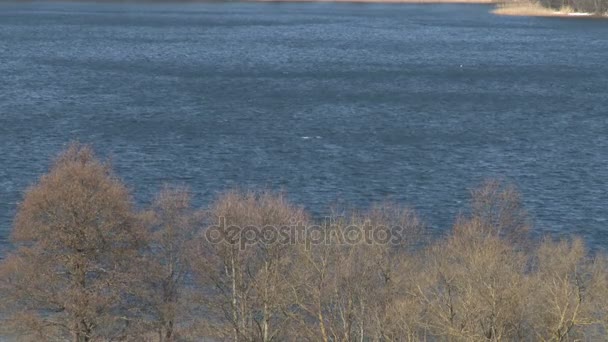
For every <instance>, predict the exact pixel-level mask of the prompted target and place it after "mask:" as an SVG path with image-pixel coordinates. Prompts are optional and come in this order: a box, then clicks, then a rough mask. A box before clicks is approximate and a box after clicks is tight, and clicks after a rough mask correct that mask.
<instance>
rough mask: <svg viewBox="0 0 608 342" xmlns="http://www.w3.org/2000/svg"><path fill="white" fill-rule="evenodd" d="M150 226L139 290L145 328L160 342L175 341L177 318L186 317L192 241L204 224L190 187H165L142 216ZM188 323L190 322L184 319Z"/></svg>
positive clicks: (148, 226)
mask: <svg viewBox="0 0 608 342" xmlns="http://www.w3.org/2000/svg"><path fill="white" fill-rule="evenodd" d="M142 216H143V217H144V222H146V226H147V228H148V247H149V248H148V251H147V253H145V258H144V259H145V264H144V265H145V267H142V268H141V269H140V271H141V275H140V278H141V279H142V283H141V284H140V287H139V289H140V290H141V292H139V293H138V297H139V299H140V303H141V304H142V305H141V308H142V309H143V310H144V312H142V314H141V315H140V317H141V318H142V320H143V323H147V324H144V327H146V328H147V329H149V330H154V331H156V332H157V334H158V340H159V341H160V342H165V341H174V340H176V338H177V337H176V333H177V323H178V319H179V318H182V319H183V320H185V319H186V318H187V312H188V306H187V305H185V302H184V301H185V299H186V298H185V297H184V296H185V295H186V292H187V291H186V290H187V288H186V285H187V284H186V281H187V277H188V274H189V266H190V262H189V256H188V253H187V250H188V247H189V244H190V243H191V241H192V239H193V238H194V237H195V235H196V233H197V230H198V229H197V228H198V226H199V225H200V224H201V214H200V212H198V211H196V210H194V209H193V208H192V205H191V197H190V194H189V192H188V190H187V189H184V188H172V187H169V186H165V187H164V188H163V190H162V191H161V192H160V193H159V194H158V195H157V196H156V198H155V200H154V202H153V204H152V207H151V208H150V209H149V210H148V211H147V212H145V213H143V215H142ZM182 323H184V324H185V323H187V322H182Z"/></svg>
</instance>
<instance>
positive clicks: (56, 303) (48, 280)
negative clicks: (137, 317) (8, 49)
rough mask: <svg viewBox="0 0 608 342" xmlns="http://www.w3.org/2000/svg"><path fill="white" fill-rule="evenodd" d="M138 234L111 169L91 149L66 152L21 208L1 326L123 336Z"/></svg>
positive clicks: (6, 272)
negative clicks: (4, 315) (10, 325)
mask: <svg viewBox="0 0 608 342" xmlns="http://www.w3.org/2000/svg"><path fill="white" fill-rule="evenodd" d="M142 235H143V230H142V229H141V225H139V224H138V220H137V219H136V215H135V214H134V212H133V210H132V203H131V197H130V195H129V192H128V191H127V189H126V187H125V186H124V185H123V184H122V183H121V182H120V181H119V180H118V179H117V178H116V176H115V175H114V174H113V173H112V170H111V168H110V166H109V165H108V164H106V163H102V162H100V161H99V160H97V159H96V158H95V156H94V154H93V151H92V150H91V148H90V147H88V146H82V145H78V144H74V145H72V146H70V147H69V148H68V149H67V150H66V151H64V152H63V153H61V154H60V155H59V157H58V158H57V160H56V161H55V162H54V164H53V166H52V168H51V170H50V172H49V173H48V174H46V175H44V176H42V177H41V178H40V180H39V181H38V183H37V184H35V185H34V186H32V187H31V188H29V189H28V190H27V192H26V193H25V198H24V200H23V202H22V203H21V204H20V205H19V210H18V213H17V217H16V219H15V225H14V229H13V233H12V241H13V242H14V244H15V246H16V247H17V248H16V250H15V251H14V252H12V253H10V254H9V255H8V257H7V258H6V260H5V261H4V262H3V263H2V266H1V270H0V272H1V275H2V276H1V277H0V279H1V280H0V281H1V284H2V285H1V289H2V293H3V296H4V297H3V300H5V301H6V303H9V304H10V306H9V307H10V309H9V310H7V312H8V313H9V314H10V317H9V321H8V322H5V323H6V324H7V325H8V324H11V323H13V326H14V327H17V328H18V329H17V330H18V331H17V333H20V334H22V335H23V336H27V335H29V336H33V337H34V338H39V339H45V340H56V339H63V338H71V339H72V340H73V341H75V342H81V341H94V340H101V339H119V338H121V337H122V336H124V335H123V334H124V332H125V329H126V328H127V327H128V323H129V317H128V312H127V310H126V309H127V306H128V305H127V303H126V296H127V291H126V289H127V288H128V287H129V285H130V284H131V281H132V279H131V275H130V270H131V267H132V266H133V265H132V264H131V263H132V262H134V261H136V260H137V255H138V251H139V248H140V246H141V241H142V240H143V236H142ZM11 319H12V321H11ZM24 338H25V337H24Z"/></svg>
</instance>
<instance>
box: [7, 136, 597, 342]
mask: <svg viewBox="0 0 608 342" xmlns="http://www.w3.org/2000/svg"><path fill="white" fill-rule="evenodd" d="M329 222H330V224H319V225H317V226H314V224H315V222H313V220H312V219H311V218H310V217H309V216H308V215H307V213H306V212H305V211H304V210H303V209H302V208H300V207H298V206H295V205H293V204H291V203H289V202H288V201H287V200H286V199H285V198H284V197H283V196H281V195H280V194H273V193H269V192H261V193H252V192H229V193H227V194H224V195H222V196H220V197H219V198H218V199H217V200H216V201H215V202H214V203H213V204H212V205H211V206H209V207H208V208H205V209H196V208H194V207H193V206H192V204H191V199H190V196H189V194H188V191H186V190H185V189H180V188H170V187H167V188H165V189H163V190H162V191H161V192H160V194H159V195H158V196H157V197H156V198H155V200H154V201H153V203H152V205H151V206H150V207H149V208H147V209H145V210H136V208H135V206H134V204H133V200H132V198H131V196H130V194H129V191H128V189H127V188H126V187H125V185H124V184H122V183H121V182H120V181H119V180H118V178H117V177H116V176H115V175H114V174H113V172H112V170H111V168H110V167H109V165H108V164H107V163H104V162H101V161H99V160H98V159H97V158H96V157H95V156H94V154H93V152H92V150H91V148H90V147H88V146H82V145H72V146H71V147H70V148H69V149H67V150H66V151H65V152H63V153H62V154H61V155H60V156H59V157H58V158H57V159H56V161H55V162H54V164H53V166H52V168H51V170H50V172H49V173H48V174H46V175H44V176H42V177H41V178H40V180H39V181H38V182H37V184H35V185H34V186H32V187H31V188H30V189H28V190H27V192H26V193H25V197H24V199H23V201H22V203H21V204H20V205H19V210H18V214H17V216H16V218H15V223H14V229H13V233H12V239H13V243H14V249H13V250H12V251H11V252H10V253H8V255H7V256H6V258H5V259H4V260H2V263H1V264H0V298H2V300H1V302H0V329H1V330H2V331H1V332H2V334H3V335H2V336H5V337H6V338H8V339H10V338H14V339H15V340H20V341H26V340H32V341H64V340H72V341H74V342H84V341H204V340H207V341H223V340H230V341H263V342H267V341H283V340H303V341H325V342H328V341H345V342H346V341H422V340H424V341H512V340H521V341H575V340H605V339H606V336H607V333H606V329H607V328H608V264H607V263H606V260H605V259H604V257H603V256H601V255H591V253H589V252H588V251H587V250H586V249H585V246H584V244H583V242H582V241H581V240H579V239H569V240H560V241H557V240H552V239H550V238H545V239H543V240H541V241H536V242H534V241H531V239H530V237H529V235H528V231H529V228H530V226H529V222H528V217H527V215H526V212H525V211H524V209H523V208H522V205H521V201H520V199H519V195H518V193H517V192H516V191H515V190H514V189H513V188H512V187H509V186H504V185H502V184H500V183H496V182H490V183H487V184H485V185H484V186H482V187H481V188H479V189H478V190H475V191H473V196H472V202H471V206H470V210H468V212H467V213H466V214H463V215H462V216H461V217H460V218H458V219H457V221H456V223H455V225H454V227H453V229H452V230H451V232H450V233H449V234H446V235H445V236H443V237H436V238H429V237H428V235H427V234H426V233H425V230H424V227H423V224H422V223H421V222H420V220H419V219H418V218H417V217H416V215H415V214H414V213H413V212H412V211H410V210H408V209H405V208H402V207H399V206H396V205H381V206H375V207H373V208H372V209H370V210H368V211H366V212H363V213H361V212H346V211H339V212H338V211H334V212H333V214H332V215H331V218H330V219H329ZM218 226H219V227H220V228H221V229H216V230H215V231H214V232H215V233H217V234H219V235H217V236H216V238H217V237H219V240H218V239H211V238H210V235H209V232H210V231H211V229H212V228H213V229H215V228H218ZM294 226H296V227H313V226H314V227H315V229H314V232H315V233H316V234H317V235H318V236H321V237H322V238H320V239H318V238H317V239H315V240H312V239H310V238H311V237H312V235H311V234H310V232H308V231H307V230H306V229H304V230H303V231H300V230H297V229H296V230H281V229H279V228H287V227H294ZM264 227H267V228H268V229H271V228H273V229H275V232H276V231H279V232H280V233H281V235H280V236H281V237H286V238H287V239H262V238H258V239H249V240H247V241H248V242H249V243H246V244H243V238H245V237H246V234H248V233H252V234H255V233H256V232H257V233H260V232H264V231H265V232H266V233H272V231H268V230H264V229H261V228H264ZM353 227H355V228H358V229H353ZM228 228H230V229H228ZM387 228H390V229H387ZM396 228H399V229H396ZM256 229H257V230H256ZM285 232H287V233H288V234H286V235H282V234H283V233H285ZM294 232H295V233H294ZM300 232H301V233H303V235H302V236H299V235H298V234H299V233H300ZM362 232H363V233H362ZM290 234H291V235H290ZM294 234H295V235H294ZM353 234H354V235H357V234H359V235H357V236H358V237H359V238H356V237H357V236H355V238H353ZM362 235H365V236H366V237H369V236H373V237H374V238H372V239H368V238H361V237H362ZM368 235H369V236H368ZM318 236H317V237H318ZM258 237H259V236H258ZM296 237H300V238H296ZM301 237H303V238H301Z"/></svg>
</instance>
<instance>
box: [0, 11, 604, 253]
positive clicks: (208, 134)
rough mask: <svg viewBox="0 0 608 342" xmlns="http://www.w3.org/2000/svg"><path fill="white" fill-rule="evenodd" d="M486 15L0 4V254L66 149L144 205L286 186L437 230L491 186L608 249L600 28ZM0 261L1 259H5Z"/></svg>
mask: <svg viewBox="0 0 608 342" xmlns="http://www.w3.org/2000/svg"><path fill="white" fill-rule="evenodd" d="M490 10H491V7H490V6H483V5H413V4H408V5H399V4H396V5H388V4H327V3H324V4H312V3H308V4H306V3H289V4H288V3H225V4H221V3H213V4H185V3H184V4H80V3H23V4H14V3H13V4H11V3H3V4H0V246H2V247H1V248H3V249H6V248H7V246H8V242H7V239H8V235H9V231H10V228H11V221H12V217H13V216H14V214H15V209H16V205H17V203H18V202H19V201H20V199H21V198H22V194H23V192H24V190H25V189H26V188H27V187H28V185H31V184H32V183H33V182H34V181H35V180H36V179H37V177H39V175H40V174H41V173H43V172H44V171H45V170H47V169H48V166H49V163H50V160H51V158H52V157H53V156H54V155H55V154H56V153H57V152H58V151H60V150H61V149H62V148H64V147H65V146H66V144H67V143H68V142H69V141H70V140H79V141H81V142H86V143H92V144H94V146H95V147H96V149H97V151H98V152H99V154H100V155H101V156H103V157H104V158H111V160H112V163H113V164H114V165H115V168H116V171H117V173H118V174H119V175H120V177H121V178H123V179H124V180H125V182H126V183H127V184H128V185H129V187H130V188H131V189H133V192H134V194H135V197H136V199H137V201H138V203H139V204H140V205H142V206H143V205H145V203H147V201H149V199H150V197H151V196H152V194H153V193H155V192H156V191H157V190H158V189H159V188H160V186H161V185H162V184H163V183H165V182H169V183H174V184H179V185H188V186H190V187H191V189H192V191H193V193H194V195H195V198H196V201H197V204H199V205H205V204H206V203H209V201H210V200H211V199H212V198H214V197H215V196H216V195H217V194H218V192H221V191H224V190H226V189H230V188H234V187H243V188H271V189H283V190H285V191H286V193H287V194H288V195H289V198H290V199H292V200H293V201H294V202H296V203H298V204H301V205H304V206H305V207H306V208H308V209H309V210H310V211H311V212H313V213H315V214H316V215H323V214H324V213H326V212H327V209H328V208H329V207H330V206H332V205H340V206H341V205H348V206H354V207H358V208H365V207H367V206H369V205H370V203H373V202H377V201H383V200H390V201H396V202H398V203H402V204H404V205H407V206H410V207H412V208H414V209H416V210H417V211H418V213H419V214H420V216H421V217H422V219H423V220H424V221H425V222H426V223H427V224H428V226H429V227H431V229H433V231H436V232H441V231H445V230H447V229H449V227H450V226H451V224H452V223H453V221H454V218H455V216H456V215H457V214H458V213H459V212H461V211H462V210H466V205H467V200H468V197H469V190H470V189H471V188H472V187H475V186H476V185H478V184H480V183H481V182H482V181H484V180H485V179H488V178H498V179H503V180H507V181H509V182H512V183H514V184H516V185H517V186H518V187H519V189H520V190H521V192H522V193H523V196H524V199H525V205H526V208H527V209H528V210H529V211H530V213H531V216H532V218H533V220H534V223H535V226H536V229H537V232H539V233H540V234H544V233H560V234H580V235H582V236H584V237H585V238H586V239H587V241H589V242H590V243H591V244H592V246H594V247H600V248H602V247H606V246H608V221H607V220H608V205H607V204H608V63H607V60H608V21H602V20H585V19H559V18H552V19H547V18H523V17H498V16H494V15H492V14H490V13H489V11H490ZM0 254H1V253H0Z"/></svg>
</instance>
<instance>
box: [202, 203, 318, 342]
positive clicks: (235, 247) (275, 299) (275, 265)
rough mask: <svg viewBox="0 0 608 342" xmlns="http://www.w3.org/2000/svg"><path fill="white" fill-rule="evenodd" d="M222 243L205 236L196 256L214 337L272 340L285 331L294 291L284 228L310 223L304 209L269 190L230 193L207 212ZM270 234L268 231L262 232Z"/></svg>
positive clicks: (235, 339)
mask: <svg viewBox="0 0 608 342" xmlns="http://www.w3.org/2000/svg"><path fill="white" fill-rule="evenodd" d="M207 217H208V219H209V228H207V233H209V229H216V232H217V233H218V234H220V235H221V237H222V239H221V241H210V240H209V239H208V236H204V237H201V239H200V240H199V243H198V244H197V246H196V248H194V251H193V254H192V260H193V272H194V274H195V276H196V279H197V281H198V284H199V285H200V291H201V296H200V303H201V304H202V305H203V307H204V308H205V309H206V314H207V315H208V316H209V321H210V322H211V323H210V324H208V329H207V331H206V333H207V334H209V335H214V336H216V337H219V338H223V339H232V340H234V341H264V342H266V341H273V340H277V339H279V338H280V337H281V336H282V334H284V333H286V332H285V330H284V329H285V328H286V327H287V326H288V320H289V316H288V315H287V314H286V312H287V311H289V309H290V308H289V305H290V303H291V301H290V300H289V295H290V292H289V291H288V283H287V279H286V274H287V273H288V269H287V267H288V265H289V260H290V258H291V254H292V252H291V250H292V249H293V247H294V246H293V244H291V243H290V242H289V241H288V240H287V241H285V240H279V236H278V235H274V238H273V236H271V235H273V234H275V233H276V234H278V233H279V231H281V230H283V231H284V230H285V229H288V228H289V227H291V226H293V225H294V224H298V223H299V224H302V222H305V221H306V220H307V219H306V215H305V214H304V212H303V210H301V209H300V208H297V207H295V206H293V205H291V204H290V203H289V202H287V201H286V200H285V198H284V197H283V196H281V195H274V194H272V193H269V192H263V193H254V192H248V193H239V192H230V193H227V194H225V195H223V196H222V197H220V199H219V200H218V201H217V202H216V203H215V204H214V206H213V207H212V208H211V210H210V211H209V214H208V216H207ZM263 234H268V235H263Z"/></svg>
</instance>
